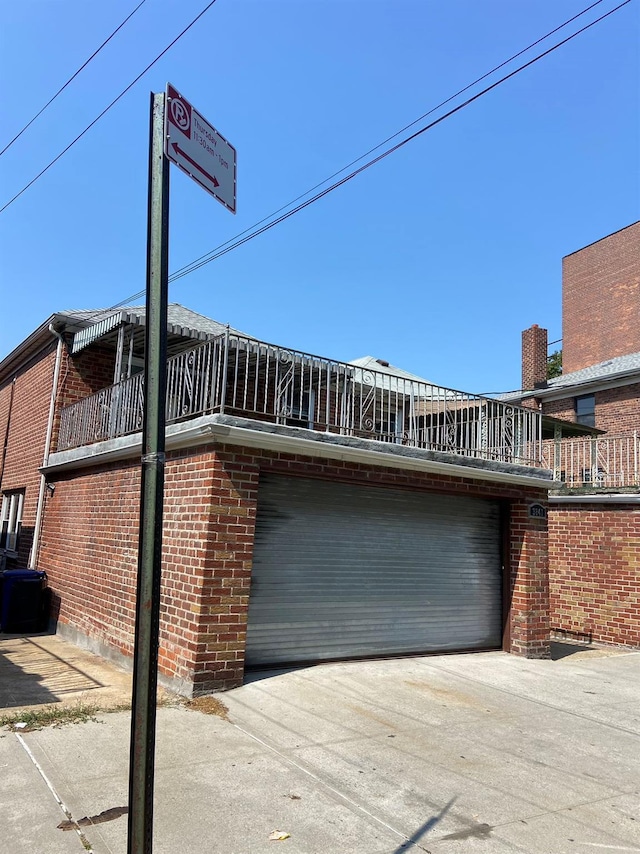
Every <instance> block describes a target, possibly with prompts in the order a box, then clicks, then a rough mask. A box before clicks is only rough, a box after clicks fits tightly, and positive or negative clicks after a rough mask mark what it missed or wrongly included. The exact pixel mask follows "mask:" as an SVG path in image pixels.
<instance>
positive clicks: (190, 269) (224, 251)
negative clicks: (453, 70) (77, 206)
mask: <svg viewBox="0 0 640 854" xmlns="http://www.w3.org/2000/svg"><path fill="white" fill-rule="evenodd" d="M630 2H631V0H624V2H622V3H620V4H619V5H618V6H616V7H615V8H613V9H611V10H610V11H609V12H606V13H605V14H604V15H601V16H600V17H599V18H596V19H595V20H594V21H592V22H591V23H589V24H586V25H585V26H584V27H582V28H581V29H579V30H577V31H576V32H575V33H572V34H571V35H570V36H567V38H565V39H563V40H562V41H560V42H558V43H557V44H555V45H553V46H552V47H550V48H549V49H548V50H545V51H543V53H541V54H538V56H535V57H534V58H533V59H531V60H529V61H528V62H525V63H524V64H523V65H520V66H519V67H518V68H516V69H515V70H514V71H511V72H510V73H509V74H506V75H505V76H504V77H501V78H500V79H499V80H497V81H496V82H495V83H492V84H491V85H490V86H487V87H486V88H485V89H482V90H481V91H480V92H478V93H477V94H476V95H473V96H472V97H471V98H468V99H467V100H466V101H463V103H462V104H459V105H458V106H457V107H454V108H453V109H452V110H449V111H448V112H447V113H445V114H444V115H442V116H440V117H439V118H437V119H435V121H433V122H430V123H429V124H428V125H425V126H424V127H423V128H420V130H417V131H416V132H415V133H413V134H411V135H410V136H408V137H406V138H405V139H403V140H402V141H401V142H398V143H397V144H396V145H394V146H392V147H391V148H388V149H387V150H386V151H383V152H382V154H379V155H378V156H377V157H374V158H373V159H372V160H369V161H368V162H367V163H365V164H364V165H362V166H360V167H359V168H358V169H355V170H354V171H353V172H350V173H349V174H348V175H346V176H345V177H344V178H341V179H340V180H339V181H336V182H335V183H334V184H331V185H330V186H329V187H327V188H326V189H324V190H322V191H321V192H319V193H316V195H315V196H312V197H311V198H310V199H308V200H307V201H306V202H302V203H301V204H299V205H297V206H296V207H295V208H293V209H292V210H290V211H288V212H287V213H285V214H282V216H279V217H278V218H277V219H275V220H273V221H272V222H270V223H268V224H267V225H264V226H262V228H258V229H256V230H255V231H252V232H251V233H250V234H248V235H246V236H245V237H243V238H241V239H240V240H236V241H235V242H234V243H231V245H229V246H226V247H225V248H222V249H220V251H215V250H214V253H215V254H212V255H211V257H206V256H205V257H206V260H201V261H199V262H194V263H192V264H191V265H189V266H188V267H186V268H183V269H182V270H181V271H180V272H178V273H174V274H173V275H172V276H170V277H169V281H170V282H173V281H176V280H177V279H181V278H182V277H183V276H187V275H188V274H189V273H193V272H195V271H196V270H198V269H200V267H204V265H205V264H209V263H210V262H211V261H215V260H216V259H217V258H221V257H222V256H223V255H226V254H227V253H228V252H231V251H232V250H234V249H237V248H238V247H239V246H242V245H243V244H245V243H248V242H249V241H250V240H253V239H254V238H255V237H258V236H259V235H261V234H264V233H265V231H269V229H271V228H273V227H274V226H276V225H279V224H280V223H281V222H284V221H285V220H286V219H289V217H291V216H293V215H294V214H296V213H299V211H301V210H304V208H307V207H309V205H312V204H313V203H314V202H317V201H319V200H320V199H322V198H323V197H324V196H326V195H328V194H329V193H331V192H332V191H333V190H336V189H337V188H338V187H341V186H342V185H343V184H346V183H347V182H348V181H351V180H352V179H353V178H355V177H356V176H357V175H359V174H360V173H361V172H364V171H365V170H366V169H369V168H370V167H371V166H374V165H375V164H376V163H379V162H380V161H381V160H383V159H384V158H385V157H388V156H389V155H390V154H393V153H394V152H396V151H398V150H399V149H400V148H403V147H404V146H405V145H407V144H408V143H409V142H412V141H413V140H414V139H416V138H417V137H419V136H421V135H422V134H423V133H426V131H428V130H431V129H432V128H434V127H435V126H436V125H438V124H440V122H443V121H444V120H445V119H447V118H449V117H450V116H453V115H454V114H455V113H457V112H459V111H460V110H462V109H464V108H465V107H467V106H469V104H472V103H473V102H474V101H477V100H478V99H479V98H481V97H482V96H483V95H486V94H487V93H488V92H490V91H491V90H492V89H495V88H496V87H497V86H500V85H501V84H502V83H505V82H506V81H507V80H509V79H510V78H511V77H514V76H515V75H516V74H519V73H520V72H521V71H524V70H525V69H526V68H529V66H531V65H533V64H534V63H536V62H538V61H539V60H541V59H543V58H544V57H545V56H548V55H549V54H550V53H553V51H555V50H557V49H558V48H560V47H562V46H563V45H565V44H567V43H568V42H570V41H571V40H572V39H574V38H576V36H579V35H581V34H582V33H584V32H586V31H587V30H589V29H590V28H591V27H593V26H595V25H596V24H598V23H600V21H603V20H604V19H605V18H608V17H609V16H610V15H612V14H613V13H614V12H617V11H618V10H619V9H622V7H623V6H626V5H627V4H628V3H630ZM227 242H229V241H227ZM223 246H224V244H223ZM136 296H137V294H136Z"/></svg>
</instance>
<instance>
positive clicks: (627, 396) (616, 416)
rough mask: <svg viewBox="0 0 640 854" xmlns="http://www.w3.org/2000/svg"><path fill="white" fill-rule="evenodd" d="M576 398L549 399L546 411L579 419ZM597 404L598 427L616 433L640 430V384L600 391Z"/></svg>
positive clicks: (556, 416)
mask: <svg viewBox="0 0 640 854" xmlns="http://www.w3.org/2000/svg"><path fill="white" fill-rule="evenodd" d="M574 401H575V398H574V397H569V398H563V399H562V400H545V401H543V404H542V411H543V412H544V414H545V415H551V416H553V417H554V418H562V419H564V420H565V421H573V422H575V420H576V414H575V403H574ZM595 404H596V427H597V428H598V429H599V430H606V431H607V432H608V433H611V434H612V435H621V434H626V433H633V431H634V430H639V431H640V383H633V384H632V385H627V386H620V387H619V388H610V389H607V390H606V391H597V392H596V393H595Z"/></svg>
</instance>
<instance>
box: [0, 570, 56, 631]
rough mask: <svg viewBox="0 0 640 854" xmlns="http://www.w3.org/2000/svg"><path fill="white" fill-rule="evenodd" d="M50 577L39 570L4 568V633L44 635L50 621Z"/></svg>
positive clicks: (0, 609) (0, 611) (0, 610)
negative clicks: (37, 633)
mask: <svg viewBox="0 0 640 854" xmlns="http://www.w3.org/2000/svg"><path fill="white" fill-rule="evenodd" d="M46 587H47V574H46V572H42V571H41V570H38V569H5V571H4V572H3V573H2V601H1V605H0V627H1V628H2V631H3V632H13V633H25V634H26V633H28V632H41V631H43V630H44V629H45V628H46V624H47V622H48V619H49V615H48V613H47V610H48V609H47V608H46V607H45V606H46V602H47V596H46V593H45V590H46Z"/></svg>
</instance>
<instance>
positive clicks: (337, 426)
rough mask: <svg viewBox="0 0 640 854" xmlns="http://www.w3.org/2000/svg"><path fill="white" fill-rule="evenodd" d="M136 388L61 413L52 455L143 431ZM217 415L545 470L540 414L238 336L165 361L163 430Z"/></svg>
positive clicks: (111, 391) (113, 390)
mask: <svg viewBox="0 0 640 854" xmlns="http://www.w3.org/2000/svg"><path fill="white" fill-rule="evenodd" d="M143 384H144V375H143V374H137V375H135V376H133V377H131V378H130V379H127V380H125V381H124V382H121V383H119V384H117V385H114V386H110V387H109V388H105V389H102V390H101V391H99V392H98V393H97V394H94V395H92V396H91V397H87V398H85V399H83V400H81V401H79V402H77V403H75V404H73V405H71V406H68V407H66V408H64V409H63V410H62V414H61V421H60V431H59V435H58V444H57V450H58V451H65V450H68V449H71V448H77V447H80V446H83V445H89V444H93V443H95V442H101V441H104V440H108V439H114V438H116V437H119V436H126V435H127V434H131V433H136V432H138V431H140V430H141V428H142V412H143V390H144V385H143ZM215 413H220V414H225V415H232V416H237V417H240V418H246V419H253V420H259V421H268V422H271V423H274V424H277V425H281V426H282V427H283V428H286V427H289V428H303V429H304V430H307V431H319V432H323V433H330V434H331V433H332V434H337V435H341V436H349V437H356V438H360V439H370V440H374V441H376V442H382V443H387V444H388V443H393V444H397V445H404V446H408V447H412V448H421V449H427V450H431V451H439V452H442V453H445V454H455V455H462V456H466V457H474V458H477V459H481V460H490V461H496V462H504V463H514V464H518V465H524V466H530V467H537V468H540V467H542V466H543V459H542V448H543V443H542V439H541V437H542V429H541V416H540V414H539V413H538V412H535V411H532V410H530V409H523V408H520V407H517V406H513V405H511V404H507V403H502V402H500V401H496V400H492V399H490V398H486V397H481V396H479V395H473V394H467V393H465V392H460V391H454V390H452V389H448V388H444V387H442V386H437V385H432V384H430V383H426V382H421V381H418V380H417V379H416V378H410V377H404V376H401V375H396V374H394V373H391V372H389V371H384V370H382V369H381V370H380V371H378V370H369V369H366V368H364V367H359V366H358V365H356V364H350V363H346V362H338V361H335V360H332V359H326V358H323V357H319V356H313V355H311V354H309V353H302V352H299V351H296V350H291V349H287V348H282V347H278V346H275V345H272V344H266V343H264V342H260V341H256V340H255V339H251V338H243V337H240V336H237V335H230V334H226V335H221V336H219V337H217V338H214V339H213V340H211V341H209V342H207V343H206V344H203V345H201V346H198V347H196V348H194V349H192V350H189V351H186V352H183V353H180V354H179V355H177V356H173V357H172V358H170V359H169V360H168V361H167V401H166V418H167V423H168V424H172V423H175V422H178V421H184V420H187V419H190V418H195V417H198V416H202V415H207V414H215ZM285 432H286V431H285ZM305 435H306V434H305ZM309 438H312V436H310V437H309ZM372 447H374V448H375V446H373V445H372Z"/></svg>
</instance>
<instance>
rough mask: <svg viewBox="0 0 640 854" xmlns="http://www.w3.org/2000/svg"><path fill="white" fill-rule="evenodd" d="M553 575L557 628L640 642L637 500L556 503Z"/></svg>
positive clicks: (551, 543)
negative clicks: (631, 501)
mask: <svg viewBox="0 0 640 854" xmlns="http://www.w3.org/2000/svg"><path fill="white" fill-rule="evenodd" d="M549 576H550V582H549V584H550V603H551V628H552V630H553V631H557V632H564V633H568V635H569V637H572V636H573V637H576V638H580V637H582V636H585V635H586V636H590V637H592V639H593V640H595V641H601V642H604V643H616V644H629V645H632V646H640V509H639V508H638V507H637V505H636V506H634V505H630V504H629V505H624V504H617V505H604V504H553V505H551V506H550V508H549Z"/></svg>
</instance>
